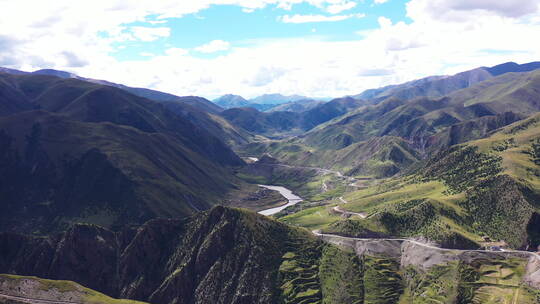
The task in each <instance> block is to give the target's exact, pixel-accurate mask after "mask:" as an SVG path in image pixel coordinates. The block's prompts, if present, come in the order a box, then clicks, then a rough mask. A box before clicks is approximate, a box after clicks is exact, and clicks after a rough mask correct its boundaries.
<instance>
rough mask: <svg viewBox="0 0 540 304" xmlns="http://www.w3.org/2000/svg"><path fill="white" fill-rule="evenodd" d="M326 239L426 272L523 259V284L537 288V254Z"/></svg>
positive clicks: (539, 280) (539, 261)
mask: <svg viewBox="0 0 540 304" xmlns="http://www.w3.org/2000/svg"><path fill="white" fill-rule="evenodd" d="M319 237H320V238H321V239H323V240H324V241H326V242H329V243H332V244H336V245H339V246H345V247H350V248H352V249H353V250H354V251H355V253H356V254H357V255H358V256H359V257H362V256H371V257H386V258H391V259H397V260H398V261H399V262H400V265H401V267H402V268H407V267H413V268H415V269H420V270H422V271H429V270H430V269H431V268H432V267H434V266H445V265H448V264H451V263H452V262H462V263H465V264H474V263H482V261H489V260H505V259H512V258H515V259H519V260H523V261H526V263H525V264H526V267H525V274H524V275H523V277H522V281H523V282H524V283H527V284H529V285H530V286H531V287H534V288H540V256H539V255H537V254H535V253H526V252H523V251H493V252H489V251H480V250H456V249H444V248H436V247H432V246H429V245H423V244H421V243H418V242H415V241H409V240H397V239H396V240H388V239H380V240H375V239H353V238H346V237H340V236H334V235H324V234H323V235H320V236H319Z"/></svg>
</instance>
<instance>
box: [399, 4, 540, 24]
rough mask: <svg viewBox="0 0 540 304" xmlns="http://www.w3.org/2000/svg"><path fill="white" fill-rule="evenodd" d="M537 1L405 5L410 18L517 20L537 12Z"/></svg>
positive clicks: (459, 20)
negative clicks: (510, 18)
mask: <svg viewBox="0 0 540 304" xmlns="http://www.w3.org/2000/svg"><path fill="white" fill-rule="evenodd" d="M539 6H540V2H538V0H497V1H493V0H429V1H428V0H414V1H410V2H409V3H408V4H407V10H408V13H409V15H410V16H413V17H416V18H422V17H427V18H434V19H444V20H445V21H458V22H461V21H463V20H467V19H469V18H470V17H471V16H493V15H498V16H503V17H512V18H519V17H522V16H526V15H529V14H534V13H537V12H538V11H539Z"/></svg>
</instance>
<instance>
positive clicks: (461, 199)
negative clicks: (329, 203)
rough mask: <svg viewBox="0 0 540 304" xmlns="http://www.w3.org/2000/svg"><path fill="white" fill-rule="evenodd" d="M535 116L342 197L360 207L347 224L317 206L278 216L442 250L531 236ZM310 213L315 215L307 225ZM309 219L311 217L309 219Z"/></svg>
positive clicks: (538, 129) (517, 244)
mask: <svg viewBox="0 0 540 304" xmlns="http://www.w3.org/2000/svg"><path fill="white" fill-rule="evenodd" d="M539 140H540V116H539V115H535V116H532V117H531V118H529V119H526V120H523V121H520V122H517V123H514V124H512V125H509V126H507V127H505V128H503V129H501V130H500V131H498V132H496V133H494V134H493V135H491V136H490V137H488V138H486V139H481V140H477V141H472V142H469V143H467V144H463V145H459V146H454V147H452V148H450V149H447V150H445V151H443V152H440V153H439V154H437V155H436V156H434V157H432V158H430V159H429V160H428V161H426V162H424V163H423V165H422V166H420V167H419V168H418V169H417V170H416V171H415V173H413V174H411V175H408V176H405V177H401V178H394V179H388V180H385V181H383V182H382V183H380V184H379V185H378V186H373V187H369V188H367V189H363V190H359V191H355V192H351V193H349V194H346V195H345V196H344V198H345V200H347V201H348V202H349V204H342V205H341V207H342V208H344V209H347V210H350V211H354V212H366V213H367V214H368V215H371V216H369V217H368V218H367V219H365V220H361V219H358V218H351V219H350V220H349V221H350V222H351V223H349V224H345V223H342V222H341V221H342V219H341V218H340V217H339V216H338V215H335V214H333V213H332V212H325V209H329V208H330V207H317V208H313V209H307V210H303V211H302V212H299V213H297V214H293V215H289V216H286V217H283V218H282V220H283V221H285V222H287V223H292V224H298V225H302V226H307V227H309V228H310V229H315V228H317V227H319V228H320V227H323V228H325V229H327V231H331V232H340V231H341V232H343V233H346V234H350V235H357V236H361V235H373V234H379V235H400V236H424V237H428V238H430V239H433V240H436V241H438V242H440V243H441V244H443V245H445V246H449V247H460V246H464V247H474V246H478V245H475V242H476V243H482V241H483V239H482V237H483V236H488V237H490V238H491V239H492V240H501V241H505V242H506V243H508V244H509V245H510V246H511V247H514V248H521V247H525V246H527V245H529V246H530V247H533V248H534V247H535V246H538V245H539V244H540V242H539V241H540V240H539V239H538V235H539V233H538V225H537V224H538V214H539V210H540V209H538V208H539V204H538V197H539V193H540V179H539V175H538V170H539V168H538V165H539V162H538V157H537V150H538V147H539V145H538V141H539ZM313 211H316V212H317V213H318V215H319V217H320V219H319V220H318V221H317V223H319V224H316V225H310V224H309V223H310V221H312V220H313V219H314V218H313ZM315 218H316V217H315Z"/></svg>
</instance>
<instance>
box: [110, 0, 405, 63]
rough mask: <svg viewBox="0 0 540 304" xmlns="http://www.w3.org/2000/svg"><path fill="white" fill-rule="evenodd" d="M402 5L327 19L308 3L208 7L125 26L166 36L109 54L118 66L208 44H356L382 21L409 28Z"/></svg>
mask: <svg viewBox="0 0 540 304" xmlns="http://www.w3.org/2000/svg"><path fill="white" fill-rule="evenodd" d="M405 3H406V1H403V0H393V1H389V2H386V3H381V4H376V3H374V2H372V1H371V0H369V1H365V2H361V3H359V4H357V5H356V6H355V7H354V8H352V9H349V10H345V11H342V12H340V13H339V14H334V15H333V14H330V13H328V12H327V11H326V10H325V9H324V8H319V7H316V6H313V5H310V4H307V3H301V4H297V5H294V6H293V7H292V8H291V9H290V10H287V9H284V8H279V7H278V6H277V5H269V6H267V7H265V8H263V9H258V10H254V11H252V12H246V11H245V9H243V8H242V7H239V6H236V5H211V6H210V7H209V8H207V9H204V10H201V11H199V12H196V13H193V14H188V15H185V16H182V17H181V18H167V19H158V16H155V15H154V16H149V17H148V19H149V20H155V21H158V22H163V21H165V22H164V23H158V24H154V25H150V26H149V25H148V22H133V23H129V24H125V26H126V31H127V30H128V29H129V28H130V27H131V26H149V27H152V28H159V27H162V26H163V25H166V26H167V27H170V29H171V31H170V36H168V37H163V38H160V39H157V40H155V41H149V42H141V41H133V42H117V43H116V44H115V46H116V47H118V46H124V47H125V48H122V49H119V50H118V51H116V52H111V55H113V56H114V57H115V58H117V59H118V60H144V59H145V57H148V56H144V55H141V54H145V53H146V54H155V55H160V54H163V53H164V51H165V50H166V49H168V48H170V47H176V48H183V49H195V48H196V47H198V46H201V45H204V44H205V43H208V42H209V41H212V40H223V41H227V42H229V43H230V44H231V46H242V47H249V46H250V45H253V44H256V43H258V42H259V41H260V40H264V39H283V38H298V37H302V38H305V39H310V38H312V39H322V40H326V41H349V40H358V39H361V36H360V35H359V34H358V32H359V31H364V30H369V29H376V28H377V27H378V26H379V23H378V20H377V19H378V18H379V17H380V16H384V17H386V18H389V19H390V20H392V21H393V22H394V23H397V22H400V21H403V22H406V23H408V22H410V19H409V18H407V17H406V10H405ZM284 15H289V16H291V15H321V16H327V17H331V16H343V15H357V16H354V17H350V18H347V19H345V20H343V21H339V22H305V23H285V22H283V21H282V20H281V18H282V17H283V16H284ZM224 52H226V51H217V52H213V53H202V52H197V51H194V52H193V54H192V55H193V56H195V57H201V58H212V57H217V56H219V55H222V54H223V53H224Z"/></svg>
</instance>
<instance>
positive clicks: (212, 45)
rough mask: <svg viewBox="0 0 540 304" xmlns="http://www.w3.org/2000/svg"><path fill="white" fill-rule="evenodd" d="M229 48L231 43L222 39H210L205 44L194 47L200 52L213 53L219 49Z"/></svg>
mask: <svg viewBox="0 0 540 304" xmlns="http://www.w3.org/2000/svg"><path fill="white" fill-rule="evenodd" d="M230 48H231V44H230V43H229V42H227V41H223V40H212V41H210V42H208V43H206V44H203V45H201V46H199V47H196V48H195V50H196V51H197V52H201V53H207V54H209V53H215V52H220V51H226V50H228V49H230Z"/></svg>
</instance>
